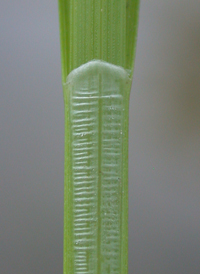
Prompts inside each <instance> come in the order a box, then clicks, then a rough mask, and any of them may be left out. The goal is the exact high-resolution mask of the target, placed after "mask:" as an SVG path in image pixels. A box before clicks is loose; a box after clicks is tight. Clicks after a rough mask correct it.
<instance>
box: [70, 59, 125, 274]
mask: <svg viewBox="0 0 200 274" xmlns="http://www.w3.org/2000/svg"><path fill="white" fill-rule="evenodd" d="M127 88H128V89H129V88H130V79H129V75H128V73H127V72H126V71H125V70H124V69H123V68H121V67H119V66H115V65H112V64H109V63H106V62H102V61H91V62H88V63H86V64H84V65H82V66H80V67H79V68H77V69H75V70H73V71H72V72H71V73H70V74H69V75H68V77H67V82H66V89H65V93H66V94H65V96H66V97H68V98H69V101H68V105H66V106H65V107H66V108H69V110H70V111H69V119H68V121H67V123H68V125H69V128H70V129H71V131H70V135H69V139H70V140H68V141H70V143H71V147H70V150H69V152H68V153H69V155H68V157H71V167H70V169H71V174H70V175H68V178H67V180H68V182H69V184H71V186H70V187H71V193H70V196H71V197H70V198H69V199H71V203H72V204H71V206H72V212H73V214H72V216H71V223H68V226H71V228H70V230H71V241H72V246H71V248H70V249H68V252H69V253H68V254H66V256H68V257H70V258H71V261H72V262H73V263H72V264H73V266H72V267H73V271H74V272H73V273H74V274H83V273H84V274H86V273H87V274H99V273H104V274H106V273H112V274H119V273H122V271H121V256H122V238H121V235H122V212H123V203H122V197H123V191H124V190H123V184H124V180H126V175H127V174H124V173H126V170H124V169H123V162H124V161H126V159H124V157H123V156H124V153H123V146H124V140H123V136H124V132H125V130H127V129H125V125H126V124H127V123H126V122H125V113H124V110H125V108H127V103H128V98H127V95H126V94H127ZM125 141H126V140H125ZM69 176H70V177H71V178H70V177H69ZM124 177H125V178H124ZM66 273H68V272H66Z"/></svg>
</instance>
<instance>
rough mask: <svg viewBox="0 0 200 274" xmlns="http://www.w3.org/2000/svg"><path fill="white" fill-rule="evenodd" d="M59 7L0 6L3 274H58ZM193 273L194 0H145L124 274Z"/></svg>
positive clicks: (197, 264) (199, 81)
mask: <svg viewBox="0 0 200 274" xmlns="http://www.w3.org/2000/svg"><path fill="white" fill-rule="evenodd" d="M60 67H61V66H60V45H59V26H58V9H57V1H53V0H43V1H39V0H35V1H25V0H17V1H16V0H7V1H1V3H0V273H2V274H11V273H13V274H21V273H25V274H58V273H62V238H63V170H64V168H63V161H64V153H63V150H64V108H63V97H62V87H61V68H60ZM132 273H133V274H199V273H200V1H197V0H167V1H166V0H148V1H147V0H143V1H141V8H140V21H139V32H138V43H137V54H136V62H135V73H134V81H133V86H132V93H131V98H130V134H129V274H132Z"/></svg>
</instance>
